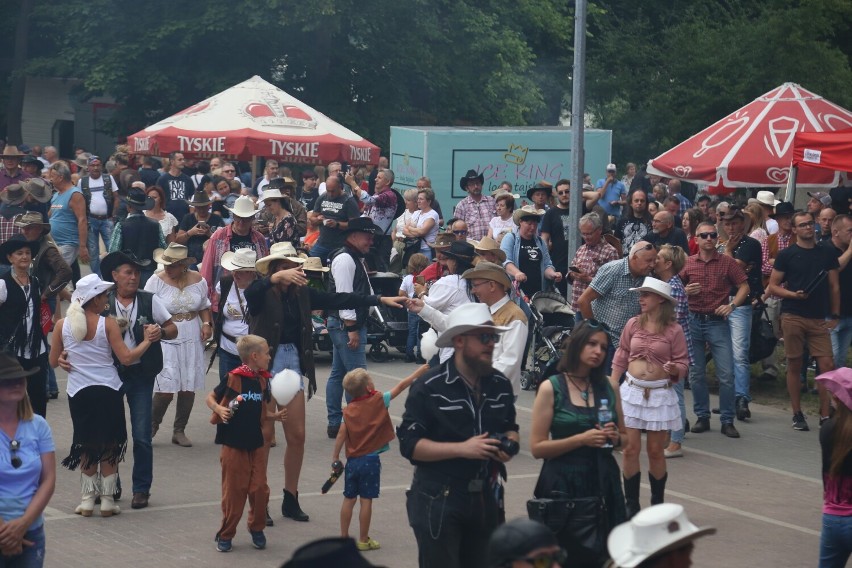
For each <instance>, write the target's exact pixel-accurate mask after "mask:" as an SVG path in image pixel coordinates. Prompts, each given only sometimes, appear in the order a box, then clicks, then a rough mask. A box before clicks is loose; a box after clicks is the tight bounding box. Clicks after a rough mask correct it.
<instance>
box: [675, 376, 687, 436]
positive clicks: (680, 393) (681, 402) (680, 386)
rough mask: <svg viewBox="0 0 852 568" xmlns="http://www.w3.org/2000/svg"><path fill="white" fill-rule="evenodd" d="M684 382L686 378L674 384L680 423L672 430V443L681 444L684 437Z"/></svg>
mask: <svg viewBox="0 0 852 568" xmlns="http://www.w3.org/2000/svg"><path fill="white" fill-rule="evenodd" d="M684 382H686V377H684V378H683V379H681V380H679V381H678V382H676V383H675V384H674V390H675V394H676V395H677V406H678V408H680V423H681V427H680V428H679V429H678V430H672V442H674V443H675V444H682V443H683V438H684V437H685V436H686V430H685V426H686V404H685V403H684V400H683V384H684Z"/></svg>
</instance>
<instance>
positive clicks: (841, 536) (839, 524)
mask: <svg viewBox="0 0 852 568" xmlns="http://www.w3.org/2000/svg"><path fill="white" fill-rule="evenodd" d="M850 553H852V517H841V516H839V515H828V514H826V513H823V515H822V534H821V535H820V538H819V568H843V567H844V566H846V561H847V560H849V555H850Z"/></svg>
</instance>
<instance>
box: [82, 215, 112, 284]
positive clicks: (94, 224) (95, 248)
mask: <svg viewBox="0 0 852 568" xmlns="http://www.w3.org/2000/svg"><path fill="white" fill-rule="evenodd" d="M112 227H113V225H112V221H111V220H109V219H104V220H103V221H101V220H100V219H95V218H93V217H89V238H88V240H87V243H86V246H87V248H88V249H89V267H90V268H91V269H92V274H97V275H98V276H100V275H101V246H100V242H99V241H98V237H100V238H102V239H103V240H104V248H107V249H108V248H109V239H110V237H112Z"/></svg>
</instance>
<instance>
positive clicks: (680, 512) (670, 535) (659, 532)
mask: <svg viewBox="0 0 852 568" xmlns="http://www.w3.org/2000/svg"><path fill="white" fill-rule="evenodd" d="M715 532H716V529H715V528H713V527H702V528H699V527H697V526H695V525H694V524H692V522H690V520H689V518H687V516H686V512H685V511H684V509H683V506H682V505H677V504H675V503H663V504H661V505H654V506H652V507H648V508H647V509H642V510H641V511H639V513H637V514H636V516H634V517H633V518H632V519H631V520H630V521H628V522H626V523H622V524H620V525H618V526H617V527H615V528H614V529H612V532H610V533H609V538H607V548H608V549H609V554H610V556H611V557H612V561H613V564H614V565H615V566H616V567H618V568H635V567H636V566H638V565H639V564H641V563H642V562H644V561H645V560H647V559H648V558H652V557H654V556H657V555H659V554H662V553H664V552H668V551H670V550H674V549H676V548H680V547H681V546H683V545H685V544H686V543H687V542H690V541H692V540H695V539H697V538H699V537H702V536H704V535H706V534H714V533H715Z"/></svg>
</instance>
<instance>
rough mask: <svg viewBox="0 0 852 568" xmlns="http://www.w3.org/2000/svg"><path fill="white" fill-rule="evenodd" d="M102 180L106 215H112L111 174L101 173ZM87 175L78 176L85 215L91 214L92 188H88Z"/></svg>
mask: <svg viewBox="0 0 852 568" xmlns="http://www.w3.org/2000/svg"><path fill="white" fill-rule="evenodd" d="M101 177H102V178H103V180H104V201H106V206H107V217H112V208H113V205H114V201H113V196H112V179H111V178H112V176H110V175H109V174H107V175H101ZM89 179H90V178H89V176H84V177H82V178H80V189H81V190H82V191H83V199H85V200H86V215H91V214H92V212H91V205H92V190H91V189H89Z"/></svg>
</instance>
